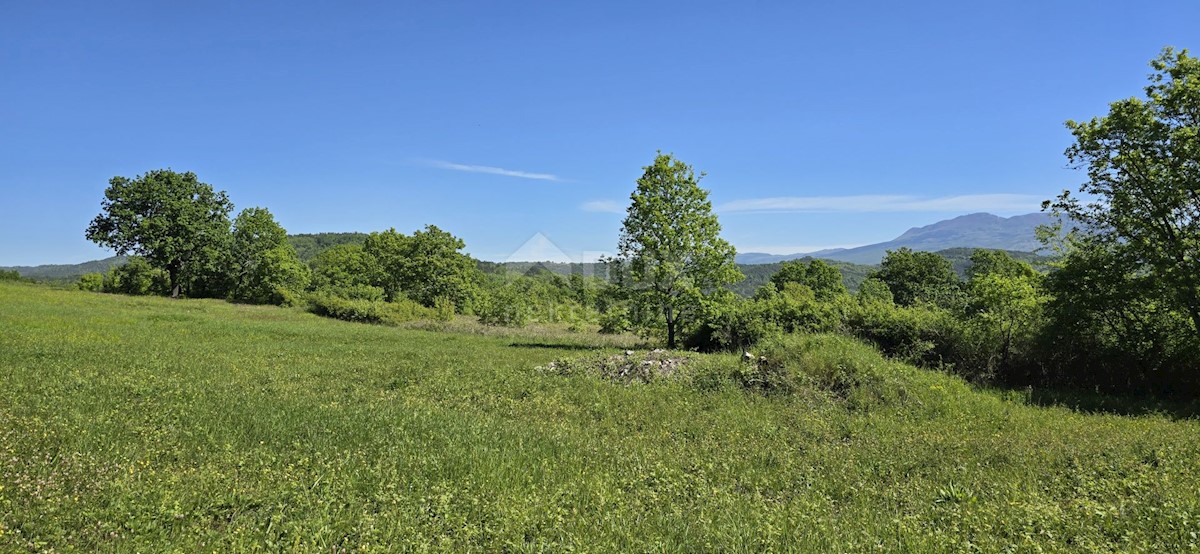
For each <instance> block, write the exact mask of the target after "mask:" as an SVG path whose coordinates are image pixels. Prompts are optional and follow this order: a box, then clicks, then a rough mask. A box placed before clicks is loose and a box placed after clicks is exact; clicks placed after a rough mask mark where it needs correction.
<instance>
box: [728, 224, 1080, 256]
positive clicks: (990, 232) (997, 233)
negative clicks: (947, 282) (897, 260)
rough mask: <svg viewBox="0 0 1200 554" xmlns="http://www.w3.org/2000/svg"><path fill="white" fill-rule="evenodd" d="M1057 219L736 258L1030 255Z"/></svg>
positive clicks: (935, 228)
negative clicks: (950, 252)
mask: <svg viewBox="0 0 1200 554" xmlns="http://www.w3.org/2000/svg"><path fill="white" fill-rule="evenodd" d="M1056 221H1057V219H1056V218H1055V217H1054V216H1052V215H1050V214H1046V213H1032V214H1025V215H1015V216H1012V217H1000V216H997V215H992V214H989V213H974V214H968V215H963V216H958V217H955V218H952V219H946V220H942V221H939V222H937V223H933V224H930V225H926V226H924V227H913V228H912V229H909V230H907V231H905V232H904V233H903V234H901V235H900V236H898V237H896V238H894V239H892V240H889V241H887V242H880V243H876V244H868V245H865V246H858V247H855V248H834V249H830V250H818V251H816V252H799V253H796V254H782V255H780V254H763V253H759V252H746V253H743V254H738V256H737V262H738V263H741V264H769V263H777V262H784V261H787V260H795V259H800V258H823V259H827V260H838V261H843V262H851V263H856V264H877V263H879V262H880V261H881V260H883V257H884V255H886V254H887V251H888V250H897V249H899V248H904V247H907V248H911V249H913V250H920V251H925V252H937V251H940V250H947V249H951V248H992V249H997V250H1013V251H1019V252H1032V251H1034V250H1037V249H1038V248H1039V247H1041V243H1040V242H1038V240H1037V235H1036V229H1037V228H1038V226H1039V225H1049V224H1053V223H1055V222H1056Z"/></svg>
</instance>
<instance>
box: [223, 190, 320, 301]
mask: <svg viewBox="0 0 1200 554" xmlns="http://www.w3.org/2000/svg"><path fill="white" fill-rule="evenodd" d="M229 252H230V260H231V262H232V264H231V268H230V271H231V275H230V277H231V280H232V287H233V290H232V292H231V296H232V297H233V299H234V300H238V301H241V302H252V303H256V304H282V303H284V302H285V301H286V300H287V296H288V293H289V292H291V293H298V292H300V291H303V290H304V289H305V288H306V287H307V286H308V281H309V276H310V274H309V269H308V266H307V265H305V264H304V263H303V262H301V261H300V258H299V256H297V255H296V250H295V249H294V248H293V247H292V245H291V244H290V243H289V242H288V240H287V231H285V230H284V229H283V227H282V226H281V225H279V223H277V222H276V221H275V217H274V216H272V215H271V212H269V211H267V209H266V208H248V209H245V210H242V212H241V213H240V214H238V216H237V218H236V219H234V220H233V238H232V239H231V241H230V248H229Z"/></svg>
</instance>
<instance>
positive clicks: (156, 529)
mask: <svg viewBox="0 0 1200 554" xmlns="http://www.w3.org/2000/svg"><path fill="white" fill-rule="evenodd" d="M590 337H592V336H591V335H584V334H573V335H571V336H566V335H562V336H559V335H555V334H554V333H545V334H542V335H538V334H536V333H533V332H530V333H528V334H526V335H524V336H515V335H513V334H512V333H503V334H502V333H495V334H488V333H485V332H480V333H464V332H437V331H429V330H421V329H404V328H392V327H381V326H370V325H361V324H353V323H345V322H339V321H333V320H328V319H322V318H318V317H316V316H313V315H310V314H305V313H302V312H299V311H294V310H285V309H278V308H269V307H255V306H240V305H234V304H227V303H223V302H217V301H206V300H186V301H170V300H166V299H158V298H134V297H120V296H110V295H100V294H87V293H79V292H70V291H58V290H51V289H47V288H44V287H38V286H32V285H23V284H10V283H0V376H2V378H3V385H4V386H3V387H0V487H3V488H2V489H0V551H23V550H56V551H72V550H77V551H97V550H99V551H172V550H178V551H200V550H208V551H211V550H218V551H245V550H256V549H261V550H284V551H327V552H329V551H356V552H374V551H394V550H398V549H402V550H428V551H456V552H457V551H497V550H507V551H516V552H532V551H563V550H569V549H575V550H585V551H688V552H693V551H695V552H703V551H751V550H754V551H758V550H783V551H787V550H800V551H821V552H826V551H867V550H871V551H878V550H880V549H882V550H885V551H905V550H907V551H963V550H970V549H973V548H976V549H981V550H984V551H1001V550H1006V549H1008V550H1013V551H1036V550H1040V549H1044V550H1075V551H1090V550H1104V551H1111V550H1120V551H1155V552H1165V551H1183V550H1188V549H1194V548H1196V544H1197V538H1196V534H1197V533H1198V532H1200V493H1198V492H1197V491H1198V489H1200V441H1198V440H1197V437H1200V434H1198V431H1200V426H1198V425H1197V422H1196V421H1194V420H1171V419H1168V418H1165V417H1161V416H1156V415H1149V416H1142V417H1124V416H1116V415H1102V414H1081V413H1076V412H1072V411H1070V410H1067V409H1064V408H1053V407H1052V408H1043V407H1036V406H1029V405H1026V402H1027V400H1028V399H1027V398H1025V397H1023V396H1022V395H1019V394H1016V393H980V392H978V391H976V390H974V389H972V388H971V387H969V386H967V385H966V384H964V383H963V382H961V381H960V380H957V379H954V378H951V377H948V376H945V375H941V374H936V373H932V372H925V371H920V370H916V369H913V368H911V367H908V366H903V365H900V364H896V363H893V362H889V361H886V360H883V359H882V358H879V357H878V355H876V354H874V352H873V351H871V350H869V349H867V348H866V347H864V346H862V345H860V344H857V343H853V342H852V341H844V340H842V339H839V338H829V337H825V338H822V337H816V338H813V339H811V341H814V342H810V343H805V345H802V346H803V348H799V350H803V349H804V348H808V349H809V351H811V352H812V353H813V355H812V356H807V355H804V354H802V353H801V354H797V355H796V359H795V360H793V361H792V362H790V363H794V364H795V365H796V367H799V368H800V371H802V372H804V375H807V377H803V378H797V379H793V380H791V381H789V382H791V383H793V387H794V390H791V391H790V392H789V393H787V394H772V393H759V392H750V391H747V390H746V389H744V388H743V387H742V386H739V385H738V382H739V380H738V379H737V378H735V376H731V375H729V374H731V373H737V372H739V371H741V372H744V370H743V369H739V367H740V366H739V363H740V362H738V361H737V359H736V357H733V356H706V357H703V362H702V363H698V364H697V366H698V369H697V371H696V372H694V373H692V374H690V375H686V376H681V378H679V379H674V380H668V381H662V382H653V383H650V384H634V385H628V386H625V385H619V384H614V383H611V382H609V381H606V380H604V379H601V378H597V377H593V376H588V375H573V376H559V375H549V374H546V373H545V372H540V371H537V370H535V369H534V368H535V367H537V366H540V365H544V364H547V363H549V362H550V361H551V360H554V359H556V358H560V357H563V356H564V355H566V356H570V355H576V353H574V352H572V351H571V350H572V349H577V348H583V347H586V346H588V344H589V341H591V340H592V338H590ZM609 340H610V339H606V338H599V337H597V338H596V342H594V343H592V344H594V345H597V346H602V347H603V349H602V350H601V352H609V351H611V352H616V350H615V349H612V347H613V346H616V344H613V343H611V342H609ZM806 340H807V339H806ZM830 352H835V353H834V354H830Z"/></svg>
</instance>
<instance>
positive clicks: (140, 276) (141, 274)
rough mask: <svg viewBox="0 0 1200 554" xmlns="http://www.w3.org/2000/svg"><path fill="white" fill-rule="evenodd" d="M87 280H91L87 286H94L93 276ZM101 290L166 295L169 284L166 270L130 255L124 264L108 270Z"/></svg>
mask: <svg viewBox="0 0 1200 554" xmlns="http://www.w3.org/2000/svg"><path fill="white" fill-rule="evenodd" d="M89 280H90V281H92V282H91V283H90V284H89V286H94V280H95V278H94V277H92V278H89ZM101 290H103V291H104V292H111V293H118V294H130V295H135V296H142V295H147V294H155V295H166V294H169V293H170V291H171V284H170V278H169V277H168V276H167V272H166V271H164V270H162V269H158V268H156V267H153V266H151V265H150V262H147V261H146V259H145V258H142V257H140V256H130V257H129V260H128V261H127V262H125V263H124V264H122V265H118V266H114V267H113V268H112V269H109V270H108V273H107V274H106V275H105V276H104V280H103V284H102V288H101Z"/></svg>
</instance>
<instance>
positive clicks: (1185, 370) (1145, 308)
mask: <svg viewBox="0 0 1200 554" xmlns="http://www.w3.org/2000/svg"><path fill="white" fill-rule="evenodd" d="M1126 253H1127V250H1126V249H1124V248H1116V247H1112V246H1111V245H1109V244H1105V243H1100V242H1095V241H1090V240H1087V241H1082V242H1077V243H1074V245H1073V246H1072V247H1071V248H1070V249H1069V253H1068V254H1067V256H1066V257H1065V258H1064V260H1063V262H1062V264H1061V265H1062V267H1061V268H1059V269H1058V270H1057V271H1054V272H1052V273H1050V274H1049V275H1047V276H1046V282H1045V286H1046V290H1047V292H1048V294H1049V295H1050V299H1049V301H1048V302H1047V304H1046V306H1045V313H1046V322H1045V327H1044V331H1043V333H1042V334H1041V336H1039V337H1038V341H1039V342H1040V343H1041V344H1040V349H1039V353H1040V357H1041V358H1042V360H1043V363H1044V364H1045V365H1046V366H1048V368H1049V369H1048V371H1049V373H1048V374H1047V375H1044V376H1043V377H1044V380H1045V381H1046V382H1052V383H1056V384H1058V385H1060V386H1069V387H1076V388H1080V389H1085V390H1091V389H1101V390H1109V391H1119V392H1125V393H1128V392H1143V393H1155V394H1160V395H1164V396H1184V397H1186V396H1191V395H1194V394H1196V393H1197V392H1200V348H1198V347H1197V344H1196V341H1195V340H1194V339H1193V335H1192V332H1191V331H1192V329H1191V321H1190V319H1189V318H1188V316H1187V315H1186V314H1185V313H1183V312H1181V311H1180V310H1178V309H1175V305H1174V304H1173V303H1170V302H1166V301H1164V297H1165V296H1167V295H1169V292H1167V291H1164V290H1163V286H1164V285H1163V283H1162V281H1161V280H1158V279H1156V278H1155V277H1154V276H1152V275H1150V274H1149V273H1145V272H1138V273H1135V272H1131V271H1129V270H1128V269H1127V268H1129V267H1130V266H1129V263H1128V261H1127V260H1124V259H1122V257H1123V256H1125V255H1126Z"/></svg>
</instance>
